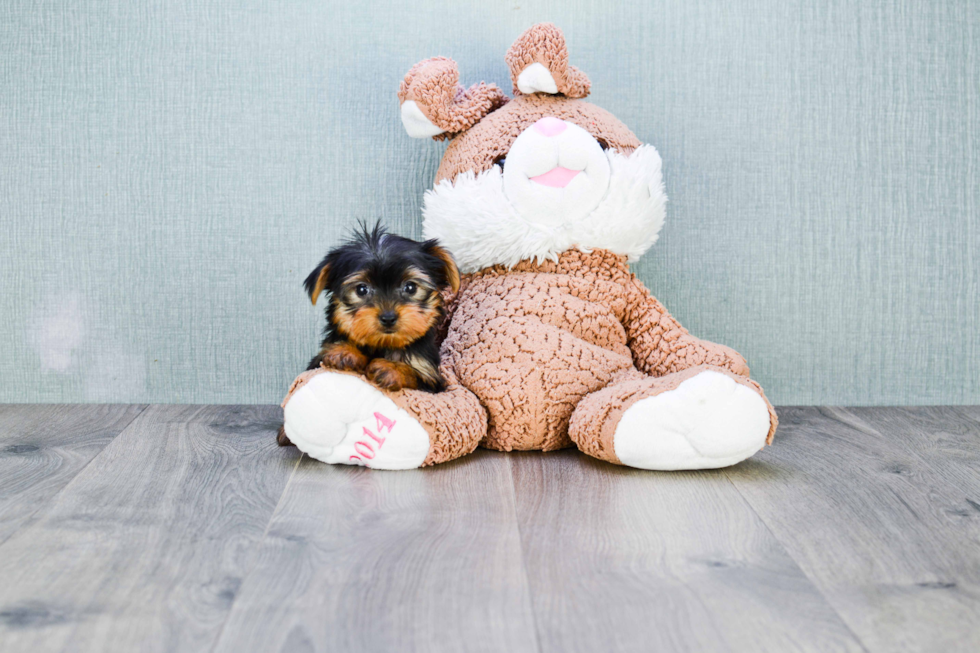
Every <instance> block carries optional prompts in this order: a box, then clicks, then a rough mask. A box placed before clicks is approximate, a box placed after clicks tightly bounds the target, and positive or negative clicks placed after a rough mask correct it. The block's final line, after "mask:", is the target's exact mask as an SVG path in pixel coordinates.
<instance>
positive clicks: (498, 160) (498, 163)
mask: <svg viewBox="0 0 980 653" xmlns="http://www.w3.org/2000/svg"><path fill="white" fill-rule="evenodd" d="M506 162H507V155H506V154H501V155H500V156H498V157H497V158H496V159H494V160H493V165H495V166H500V172H503V171H504V164H505V163H506Z"/></svg>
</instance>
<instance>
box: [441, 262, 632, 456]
mask: <svg viewBox="0 0 980 653" xmlns="http://www.w3.org/2000/svg"><path fill="white" fill-rule="evenodd" d="M541 276H545V277H554V276H555V275H521V274H513V275H508V276H505V277H503V278H497V279H494V280H493V281H495V282H496V283H494V284H492V285H490V284H488V286H489V287H485V288H482V289H481V288H473V287H471V288H469V289H467V290H468V292H467V293H466V295H467V296H466V297H463V298H460V299H461V303H460V305H459V306H458V307H457V310H456V313H455V315H454V318H453V324H452V328H451V329H450V334H449V338H450V341H451V343H450V349H451V350H452V355H453V358H454V362H455V368H456V374H457V376H458V378H459V381H460V383H461V384H462V385H463V386H465V387H466V388H468V389H469V390H470V391H472V392H473V393H474V394H476V395H477V397H479V399H480V401H481V403H482V404H483V405H484V406H485V407H486V409H487V412H488V416H489V431H488V434H487V436H486V438H484V440H483V442H482V443H481V444H482V445H483V446H485V447H488V448H491V449H501V450H505V451H509V450H512V449H517V450H528V449H543V450H545V451H548V450H553V449H560V448H563V447H568V446H571V444H572V443H571V440H569V438H568V421H569V418H570V417H571V414H572V411H573V410H574V409H575V407H576V405H578V402H579V401H580V400H581V399H582V397H584V396H585V395H586V394H588V393H590V392H594V391H596V390H599V389H601V388H603V387H605V386H606V385H608V384H609V383H610V382H611V381H612V380H613V379H614V378H615V377H616V376H617V375H619V374H621V373H623V372H624V371H626V370H630V369H632V367H633V361H632V358H631V356H630V352H629V348H628V347H627V346H626V334H625V331H624V330H623V327H622V325H621V323H620V322H619V320H618V319H617V318H616V316H615V314H614V307H611V306H609V305H606V304H603V303H597V302H592V301H589V299H588V298H583V297H582V296H581V295H580V292H581V291H582V290H583V289H580V288H577V287H575V286H574V283H568V280H567V279H565V280H564V281H565V282H566V283H565V284H564V285H556V284H555V283H554V281H553V279H545V280H543V281H545V283H541V281H542V280H541V279H538V278H537V277H541ZM522 277H525V278H522ZM526 277H531V278H530V279H528V278H526ZM571 281H572V282H574V281H576V280H575V279H572V280H571ZM474 290H478V291H480V292H473V291H474ZM591 290H592V291H595V287H594V283H593V284H592V287H591ZM600 296H606V297H608V296H609V295H600Z"/></svg>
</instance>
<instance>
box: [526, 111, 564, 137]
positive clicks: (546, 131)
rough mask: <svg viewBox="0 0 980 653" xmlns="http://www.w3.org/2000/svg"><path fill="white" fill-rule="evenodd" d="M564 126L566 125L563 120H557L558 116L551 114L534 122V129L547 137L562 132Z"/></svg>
mask: <svg viewBox="0 0 980 653" xmlns="http://www.w3.org/2000/svg"><path fill="white" fill-rule="evenodd" d="M566 127H568V125H566V124H565V121H564V120H558V118H552V117H551V116H548V117H547V118H542V119H541V120H539V121H537V122H536V123H534V130H535V131H536V132H538V133H539V134H543V135H545V136H548V137H549V138H550V137H551V136H557V135H558V134H560V133H562V132H563V131H565V128H566Z"/></svg>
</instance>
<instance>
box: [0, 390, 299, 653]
mask: <svg viewBox="0 0 980 653" xmlns="http://www.w3.org/2000/svg"><path fill="white" fill-rule="evenodd" d="M280 418H281V412H280V409H279V408H278V407H235V406H212V407H194V406H151V407H150V408H148V409H147V410H146V411H145V412H144V413H143V414H142V415H140V416H139V417H138V418H137V419H136V420H135V421H134V422H133V423H132V424H131V425H130V426H129V428H127V429H126V430H125V431H124V432H123V433H121V434H120V435H119V436H118V437H116V438H115V439H114V440H113V441H112V442H111V443H110V444H109V445H108V446H107V447H106V448H105V449H104V450H103V451H102V452H101V453H100V454H99V455H98V456H96V458H95V459H94V460H93V461H92V462H91V463H90V464H89V465H88V466H87V467H86V468H85V469H84V470H83V471H82V472H81V473H79V474H78V475H77V476H76V477H75V478H74V479H73V480H72V481H71V482H70V483H69V484H68V485H67V486H66V487H65V489H64V490H63V491H62V492H61V493H60V494H59V495H58V496H57V497H56V499H55V500H54V501H53V502H52V504H51V505H50V506H49V507H48V509H47V510H45V511H44V514H43V516H41V517H40V518H39V519H38V520H37V521H36V522H35V523H34V524H32V525H31V526H30V527H29V528H26V529H22V530H20V531H18V532H17V533H16V534H15V535H14V536H13V537H11V538H10V539H9V540H8V541H7V542H6V543H5V544H4V545H3V546H0V578H3V579H4V582H3V583H0V641H3V643H4V648H5V649H6V650H13V651H54V650H72V651H134V650H139V651H181V652H184V651H200V650H208V649H209V648H210V647H211V646H212V645H213V643H214V640H215V638H216V637H217V635H218V634H219V632H220V629H221V626H222V624H223V622H224V620H225V617H226V616H227V614H228V611H229V610H230V608H231V603H232V601H233V600H234V597H235V594H236V592H237V590H238V588H239V585H240V583H241V582H242V579H243V578H244V577H245V576H246V575H247V573H248V572H249V571H250V570H251V568H252V566H253V564H254V561H255V550H256V545H257V544H258V543H259V541H260V540H261V537H262V534H263V532H264V530H265V528H266V526H267V524H268V522H269V518H270V517H271V515H272V513H273V510H274V508H275V506H276V503H277V501H278V499H279V497H280V496H281V494H282V490H283V488H284V487H285V485H286V482H287V478H288V476H289V474H290V473H291V471H292V470H293V469H295V464H296V454H295V453H291V452H286V451H283V450H281V449H279V448H277V447H276V445H275V442H274V440H275V433H276V429H277V427H278V425H279V423H280Z"/></svg>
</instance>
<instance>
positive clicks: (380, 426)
mask: <svg viewBox="0 0 980 653" xmlns="http://www.w3.org/2000/svg"><path fill="white" fill-rule="evenodd" d="M283 417H284V418H285V419H284V420H283V421H284V423H283V428H284V429H285V430H286V435H287V436H289V439H290V440H291V441H292V443H293V444H295V445H296V447H297V448H298V449H299V450H300V451H302V452H303V453H305V454H307V455H308V456H310V457H311V458H316V459H317V460H321V461H323V462H325V463H331V464H338V463H343V464H346V465H364V466H366V467H373V468H375V469H414V468H416V467H419V466H421V465H422V461H424V460H425V457H426V456H427V455H428V453H429V435H428V433H426V432H425V429H423V428H422V425H421V424H419V423H418V421H417V420H416V419H415V418H414V417H412V416H411V415H409V414H408V413H407V412H405V411H404V410H402V409H401V408H399V407H398V406H396V405H395V402H393V401H392V400H391V399H389V398H388V397H387V396H386V395H385V394H384V393H383V392H381V391H380V390H378V389H377V388H375V387H374V386H372V385H370V384H369V383H367V382H366V381H364V380H362V379H359V378H358V377H356V376H351V375H349V374H335V373H331V372H324V373H323V374H317V375H316V376H314V377H313V378H311V379H310V380H309V381H308V382H307V383H306V385H304V386H303V387H301V388H300V389H299V390H297V391H296V392H295V393H294V394H293V396H292V397H290V399H289V402H288V403H287V404H286V407H285V408H284V409H283Z"/></svg>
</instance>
